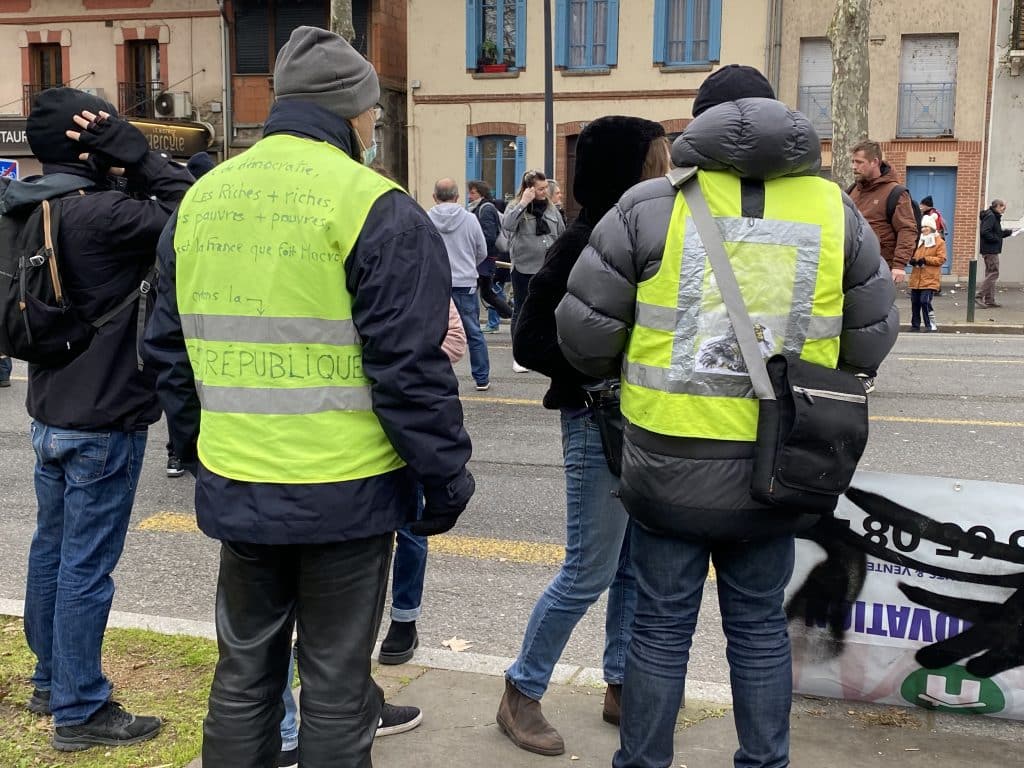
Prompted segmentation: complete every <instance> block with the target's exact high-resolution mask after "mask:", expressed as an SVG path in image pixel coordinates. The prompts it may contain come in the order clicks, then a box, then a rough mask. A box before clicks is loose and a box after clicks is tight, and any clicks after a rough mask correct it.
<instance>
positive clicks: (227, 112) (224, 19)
mask: <svg viewBox="0 0 1024 768" xmlns="http://www.w3.org/2000/svg"><path fill="white" fill-rule="evenodd" d="M217 8H218V9H219V10H220V29H221V37H220V49H221V60H222V62H223V68H224V78H223V81H224V82H223V85H222V86H221V103H222V104H223V105H224V112H223V113H222V114H221V122H222V123H223V126H224V128H223V130H224V137H223V141H224V150H223V154H224V157H223V159H224V160H227V159H228V137H229V136H231V133H232V132H233V131H234V125H233V123H234V121H233V120H232V111H231V61H230V60H229V59H230V57H229V51H230V50H231V46H230V42H231V40H230V32H231V25H230V22H229V21H228V12H227V9H226V8H225V7H224V0H217Z"/></svg>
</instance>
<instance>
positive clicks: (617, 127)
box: [572, 115, 665, 223]
mask: <svg viewBox="0 0 1024 768" xmlns="http://www.w3.org/2000/svg"><path fill="white" fill-rule="evenodd" d="M664 135H665V129H664V128H662V126H661V124H660V123H655V122H653V121H651V120H644V119H643V118H639V117H620V116H618V115H612V116H609V117H599V118H598V119H597V120H595V121H594V122H592V123H588V124H587V125H586V127H585V128H584V129H583V130H582V131H581V132H580V135H579V138H578V139H577V140H576V172H575V174H574V176H573V179H572V194H573V197H575V198H576V202H578V203H579V204H580V205H581V206H582V207H583V208H584V209H585V210H586V211H587V213H588V214H589V217H590V221H591V222H594V223H596V222H597V220H598V219H600V218H601V217H602V216H603V215H604V214H605V213H607V212H608V211H610V210H611V208H612V206H614V205H615V204H616V203H617V202H618V201H619V198H620V197H622V195H623V193H624V192H625V191H626V190H627V189H629V188H630V187H632V186H633V185H634V184H636V183H637V182H639V181H640V175H641V174H642V173H643V169H644V160H645V159H646V158H647V150H648V149H649V148H650V145H651V141H653V140H654V139H657V138H659V137H662V136H664Z"/></svg>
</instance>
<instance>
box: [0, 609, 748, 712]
mask: <svg viewBox="0 0 1024 768" xmlns="http://www.w3.org/2000/svg"><path fill="white" fill-rule="evenodd" d="M0 614H3V615H7V616H18V617H24V615H25V601H24V600H7V599H3V598H0ZM107 625H108V626H110V627H115V628H116V629H146V630H149V631H151V632H158V633H160V634H162V635H188V636H190V637H202V638H205V639H207V640H216V639H217V631H216V628H215V626H214V624H213V622H211V621H193V620H191V619H175V618H171V617H169V616H150V615H148V614H144V613H127V612H125V611H111V612H110V619H109V621H108V622H107ZM379 650H380V644H379V643H378V644H377V646H375V647H374V649H373V654H374V657H376V655H377V652H378V651H379ZM513 661H515V659H510V658H506V657H504V656H488V655H486V654H482V653H470V652H465V651H464V652H462V653H455V652H453V651H449V650H447V649H445V648H419V649H417V651H416V655H415V657H414V658H413V660H412V661H411V662H409V663H410V664H411V665H412V666H416V667H425V668H427V669H439V670H444V671H446V672H468V673H470V674H476V675H486V676H488V677H504V675H505V670H506V669H508V668H509V667H510V666H511V665H512V662H513ZM551 684H552V685H578V686H595V687H603V686H604V673H603V671H602V670H600V669H596V668H594V667H582V666H577V665H575V664H556V665H555V671H554V674H553V675H552V676H551ZM686 698H687V700H688V701H700V702H706V703H708V704H715V705H719V706H732V690H731V689H730V687H729V686H728V685H725V684H723V683H705V682H701V681H699V680H689V679H688V680H687V681H686Z"/></svg>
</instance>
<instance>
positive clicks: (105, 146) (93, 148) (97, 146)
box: [78, 116, 149, 168]
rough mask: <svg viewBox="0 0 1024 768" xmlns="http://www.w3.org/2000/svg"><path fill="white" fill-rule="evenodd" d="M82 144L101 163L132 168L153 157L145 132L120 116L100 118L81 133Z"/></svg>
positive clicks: (79, 138) (79, 139) (80, 142)
mask: <svg viewBox="0 0 1024 768" xmlns="http://www.w3.org/2000/svg"><path fill="white" fill-rule="evenodd" d="M78 143H79V144H81V145H82V149H83V150H85V151H86V152H88V153H89V154H90V156H91V157H93V158H95V162H96V163H97V164H104V165H107V166H114V167H121V168H130V167H132V166H134V165H138V164H139V163H141V162H142V160H143V158H145V157H146V155H148V154H149V142H148V141H146V137H145V136H143V135H142V131H140V130H139V129H138V128H136V127H135V126H134V125H132V124H131V123H129V122H128V121H127V120H122V119H121V118H120V117H113V116H111V117H107V118H103V119H99V118H98V119H96V120H93V121H92V122H91V123H89V127H88V128H84V129H82V131H81V135H80V136H79V137H78Z"/></svg>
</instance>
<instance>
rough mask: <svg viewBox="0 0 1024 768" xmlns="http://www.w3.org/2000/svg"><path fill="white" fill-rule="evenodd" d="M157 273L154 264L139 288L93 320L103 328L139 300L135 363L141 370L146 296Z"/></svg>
mask: <svg viewBox="0 0 1024 768" xmlns="http://www.w3.org/2000/svg"><path fill="white" fill-rule="evenodd" d="M156 275H157V270H156V265H155V264H154V265H153V266H152V267H150V268H149V271H148V272H146V276H145V277H143V278H142V282H141V283H139V287H138V288H136V289H135V290H134V291H132V292H131V293H129V294H128V295H127V296H125V297H124V298H123V299H122V300H121V301H120V302H119V303H118V305H117V306H116V307H114V308H113V309H112V310H110V311H109V312H106V313H104V314H102V315H100V316H99V317H98V318H96V319H95V320H93V321H92V327H93V328H97V329H98V328H102V327H103V326H104V325H106V324H107V323H109V322H110V321H111V320H113V319H114V318H115V317H117V316H118V315H119V314H121V312H123V311H124V310H126V309H127V308H128V307H130V306H131V305H132V304H134V303H136V302H138V310H137V311H136V313H135V363H136V365H137V366H138V369H139V370H140V371H141V370H142V368H143V364H142V339H143V336H145V334H146V296H147V295H148V294H149V292H150V291H151V290H152V289H153V282H154V281H155V280H156Z"/></svg>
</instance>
